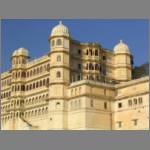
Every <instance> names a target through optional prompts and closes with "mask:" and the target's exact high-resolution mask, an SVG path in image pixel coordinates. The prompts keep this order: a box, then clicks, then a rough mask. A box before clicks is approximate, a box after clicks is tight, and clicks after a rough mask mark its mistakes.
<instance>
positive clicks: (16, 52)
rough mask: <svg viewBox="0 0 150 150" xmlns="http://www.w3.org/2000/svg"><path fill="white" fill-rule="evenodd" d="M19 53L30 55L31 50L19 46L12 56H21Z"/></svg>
mask: <svg viewBox="0 0 150 150" xmlns="http://www.w3.org/2000/svg"><path fill="white" fill-rule="evenodd" d="M19 55H21V56H26V57H28V56H29V52H28V50H27V49H25V48H22V47H21V48H18V49H17V50H15V51H14V52H13V54H12V56H19Z"/></svg>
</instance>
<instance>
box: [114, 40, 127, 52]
mask: <svg viewBox="0 0 150 150" xmlns="http://www.w3.org/2000/svg"><path fill="white" fill-rule="evenodd" d="M114 53H115V54H116V53H117V54H118V53H119V54H120V53H130V50H129V47H128V45H127V44H125V43H123V41H122V40H120V42H119V43H118V44H117V45H116V46H115V47H114Z"/></svg>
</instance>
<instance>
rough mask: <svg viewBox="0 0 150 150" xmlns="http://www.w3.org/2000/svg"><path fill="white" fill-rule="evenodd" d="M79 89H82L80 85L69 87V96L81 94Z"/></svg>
mask: <svg viewBox="0 0 150 150" xmlns="http://www.w3.org/2000/svg"><path fill="white" fill-rule="evenodd" d="M81 90H82V88H81V87H78V88H74V89H71V96H75V95H79V94H81Z"/></svg>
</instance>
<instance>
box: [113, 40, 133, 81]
mask: <svg viewBox="0 0 150 150" xmlns="http://www.w3.org/2000/svg"><path fill="white" fill-rule="evenodd" d="M114 64H115V72H114V76H115V79H116V80H118V81H129V80H131V78H132V75H131V72H132V71H131V69H132V63H131V54H130V50H129V48H128V45H126V44H125V43H124V42H123V41H122V40H120V42H119V43H118V44H117V45H116V46H115V47H114Z"/></svg>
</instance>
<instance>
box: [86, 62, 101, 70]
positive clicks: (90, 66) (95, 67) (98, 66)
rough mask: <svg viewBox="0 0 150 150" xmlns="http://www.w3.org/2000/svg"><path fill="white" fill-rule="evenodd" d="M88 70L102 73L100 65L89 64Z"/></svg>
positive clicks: (87, 65)
mask: <svg viewBox="0 0 150 150" xmlns="http://www.w3.org/2000/svg"><path fill="white" fill-rule="evenodd" d="M86 70H100V71H101V66H100V64H92V63H87V64H86Z"/></svg>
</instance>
